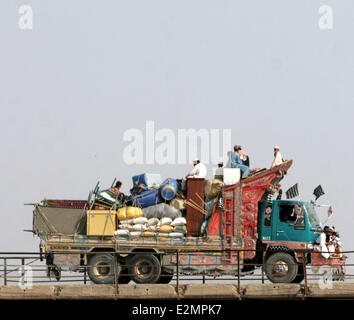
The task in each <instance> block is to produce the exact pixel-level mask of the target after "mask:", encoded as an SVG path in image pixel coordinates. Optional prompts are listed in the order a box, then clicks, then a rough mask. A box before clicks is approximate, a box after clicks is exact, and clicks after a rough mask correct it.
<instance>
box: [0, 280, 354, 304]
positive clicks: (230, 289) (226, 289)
mask: <svg viewBox="0 0 354 320" xmlns="http://www.w3.org/2000/svg"><path fill="white" fill-rule="evenodd" d="M331 285H332V286H331V287H328V288H324V287H323V286H320V285H318V284H309V285H308V287H307V291H306V297H307V298H325V299H336V298H339V299H343V298H344V299H354V283H332V284H331ZM237 289H238V288H237V286H236V285H232V284H185V285H180V286H179V292H178V293H177V287H176V285H168V284H121V285H119V286H118V292H117V291H116V287H115V286H114V285H83V284H80V285H36V286H33V287H32V288H31V289H30V288H28V289H21V288H20V287H19V286H15V285H13V286H0V300H1V299H2V300H4V299H18V300H23V299H24V300H39V299H42V300H43V299H47V300H52V299H55V300H56V299H159V300H161V299H223V300H224V299H234V300H235V299H303V298H304V285H303V284H249V285H244V286H241V287H240V294H239V293H238V290H237ZM306 297H305V298H306Z"/></svg>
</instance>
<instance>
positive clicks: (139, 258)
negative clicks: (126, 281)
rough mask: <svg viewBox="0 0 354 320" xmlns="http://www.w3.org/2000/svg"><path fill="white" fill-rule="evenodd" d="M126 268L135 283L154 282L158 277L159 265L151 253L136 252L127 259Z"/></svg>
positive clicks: (159, 272)
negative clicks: (127, 267)
mask: <svg viewBox="0 0 354 320" xmlns="http://www.w3.org/2000/svg"><path fill="white" fill-rule="evenodd" d="M128 270H129V276H130V279H132V280H133V281H134V282H135V283H156V282H157V281H158V280H159V278H160V274H161V265H160V261H159V259H157V258H156V257H155V256H154V255H152V254H143V255H141V254H137V255H134V256H133V257H132V258H131V259H130V260H129V269H128Z"/></svg>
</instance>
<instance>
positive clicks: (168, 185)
mask: <svg viewBox="0 0 354 320" xmlns="http://www.w3.org/2000/svg"><path fill="white" fill-rule="evenodd" d="M177 190H178V183H177V181H176V180H175V179H172V178H168V179H166V180H165V181H164V182H162V184H161V187H160V195H161V198H163V199H164V200H167V201H169V200H172V199H173V198H174V197H175V196H176V194H177Z"/></svg>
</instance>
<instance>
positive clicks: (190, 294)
mask: <svg viewBox="0 0 354 320" xmlns="http://www.w3.org/2000/svg"><path fill="white" fill-rule="evenodd" d="M182 296H183V298H185V299H214V298H215V297H218V298H219V299H239V298H240V295H239V294H238V292H237V286H234V285H232V284H222V285H220V284H188V285H185V290H184V292H183V293H182Z"/></svg>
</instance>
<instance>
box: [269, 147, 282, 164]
mask: <svg viewBox="0 0 354 320" xmlns="http://www.w3.org/2000/svg"><path fill="white" fill-rule="evenodd" d="M282 163H283V158H282V156H281V153H280V151H279V147H278V146H274V160H273V163H272V166H271V168H273V167H275V166H279V165H281V164H282Z"/></svg>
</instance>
